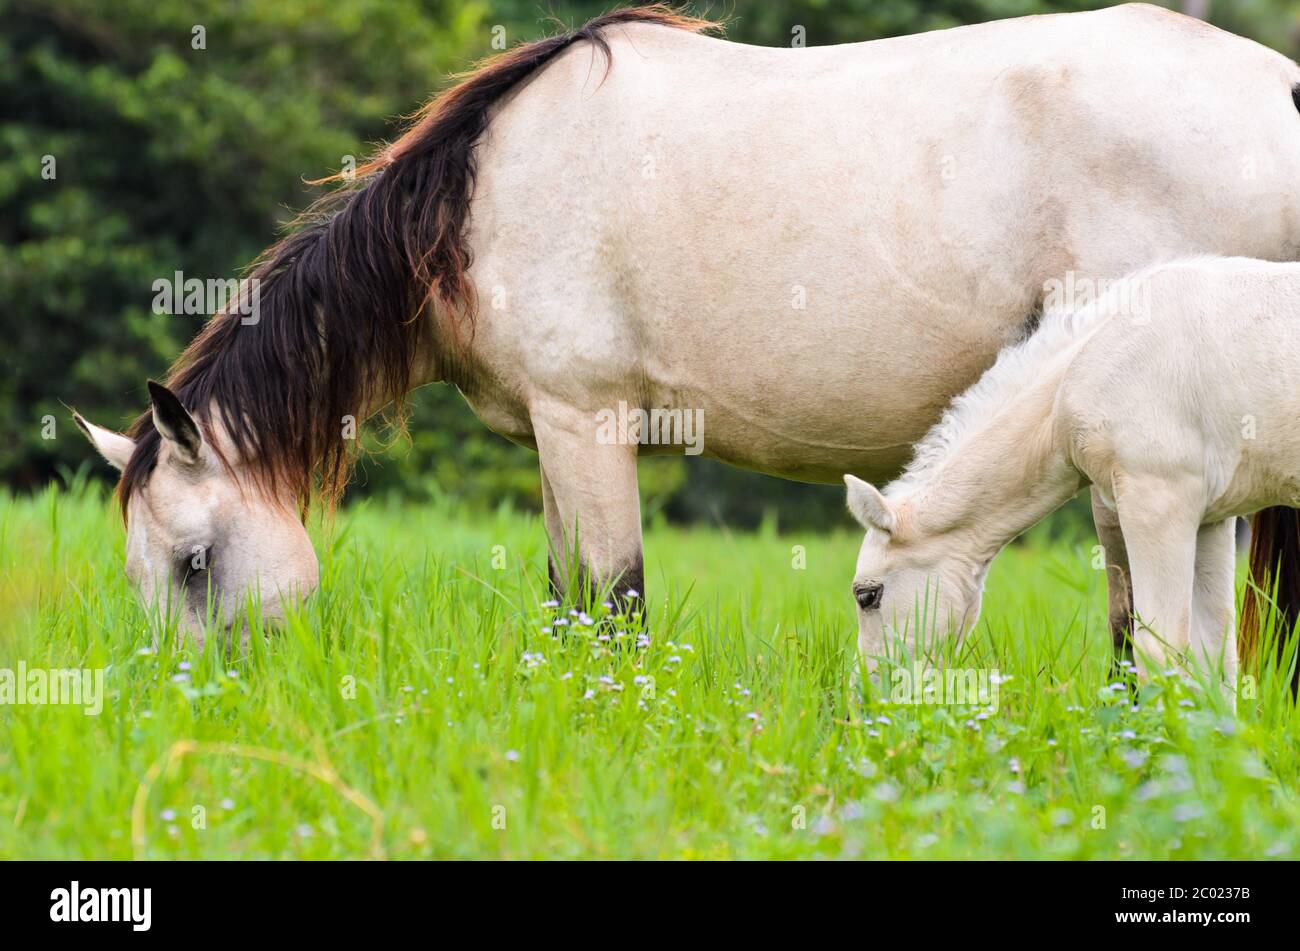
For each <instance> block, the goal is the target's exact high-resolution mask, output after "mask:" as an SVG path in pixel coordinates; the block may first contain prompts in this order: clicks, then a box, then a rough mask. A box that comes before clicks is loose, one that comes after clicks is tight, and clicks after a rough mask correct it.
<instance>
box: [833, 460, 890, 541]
mask: <svg viewBox="0 0 1300 951" xmlns="http://www.w3.org/2000/svg"><path fill="white" fill-rule="evenodd" d="M844 485H845V486H846V487H847V488H848V490H849V496H848V501H849V511H850V512H852V513H853V517H854V518H856V519H857V520H858V524H859V525H861V526H862V527H863V528H876V529H879V530H880V531H882V532H893V531H894V529H895V527H897V525H898V519H897V517H896V516H895V515H894V510H893V508H892V507H891V506H890V504H889V500H888V499H887V498H885V497H884V496H883V495H881V494H880V491H879V490H878V489H877V488H876V487H875V486H874V485H872V484H871V483H870V482H863V481H862V480H861V479H859V478H858V477H857V476H851V475H849V474H848V473H847V472H846V473H845V474H844Z"/></svg>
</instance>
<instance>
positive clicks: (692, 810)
mask: <svg viewBox="0 0 1300 951" xmlns="http://www.w3.org/2000/svg"><path fill="white" fill-rule="evenodd" d="M315 535H316V539H317V549H318V551H319V552H320V553H321V558H322V580H323V585H322V591H321V592H320V593H319V594H318V595H317V596H316V597H315V598H314V599H313V600H312V602H311V603H310V605H309V607H308V608H307V609H305V610H304V611H303V612H302V613H301V614H300V615H298V616H295V617H292V618H291V619H290V621H289V623H288V624H287V626H286V629H285V630H284V631H283V632H281V633H278V634H276V635H274V636H272V637H270V638H262V637H260V636H259V637H254V638H253V641H252V645H251V651H250V653H249V654H248V655H246V656H243V657H240V658H237V659H235V660H233V661H228V660H226V659H223V658H222V657H221V656H220V654H219V653H218V651H217V650H216V648H215V645H213V646H212V647H210V648H209V649H208V650H207V651H205V652H204V653H202V654H201V655H198V656H195V655H194V654H193V652H191V651H187V650H185V649H181V648H178V647H176V646H175V645H174V644H173V643H170V642H169V641H164V643H162V644H161V645H160V651H159V652H157V653H141V649H142V648H147V647H149V645H150V644H151V641H152V636H153V635H152V633H151V630H150V627H149V621H148V618H147V616H146V614H145V612H144V611H143V610H142V609H141V608H140V607H139V606H137V604H136V603H135V601H134V600H133V597H132V594H131V592H130V590H129V588H128V586H127V583H126V581H125V579H124V577H123V574H122V567H121V566H122V543H123V534H122V529H121V525H120V522H119V520H118V518H117V514H116V512H115V511H114V510H113V507H112V506H111V505H110V504H109V503H108V502H107V501H106V500H105V499H104V498H103V497H102V496H101V495H99V494H98V493H96V492H95V491H93V490H91V491H85V490H80V491H76V492H73V493H61V492H56V491H53V490H51V491H47V492H46V493H44V494H42V495H40V496H39V497H36V498H34V499H28V498H23V499H14V498H11V497H7V496H0V667H9V668H15V667H16V666H17V664H18V662H19V661H23V662H25V663H26V664H27V665H28V666H29V667H33V666H45V667H92V668H94V667H106V668H107V674H106V691H107V695H108V696H107V700H106V702H105V706H104V710H103V712H102V713H101V714H100V715H98V716H86V715H84V714H83V712H82V711H81V710H80V709H79V708H76V707H68V706H50V705H46V706H38V705H27V706H17V705H8V706H3V707H0V856H3V857H15V856H20V857H49V858H65V857H94V858H129V857H131V856H133V855H139V856H144V857H149V858H172V857H176V858H181V857H184V858H199V857H203V858H225V857H244V858H248V857H257V858H261V857H277V858H279V857H302V858H336V857H366V856H370V855H382V856H385V857H388V858H415V857H528V858H548V857H576V856H593V857H596V856H598V857H654V856H661V857H678V858H688V857H707V858H715V857H716V858H722V857H773V858H796V857H862V858H868V857H890V858H944V857H1012V858H1040V857H1047V858H1128V857H1135V858H1208V857H1295V856H1297V855H1298V854H1300V805H1298V803H1297V798H1296V794H1295V787H1296V783H1297V778H1298V774H1300V742H1297V740H1298V739H1300V722H1298V720H1297V716H1296V714H1295V713H1294V712H1293V709H1292V707H1291V705H1290V703H1289V702H1288V700H1287V699H1286V695H1285V693H1284V691H1283V690H1282V688H1281V686H1280V685H1279V684H1277V683H1276V682H1275V680H1273V679H1270V680H1268V681H1266V682H1265V683H1262V684H1260V685H1258V686H1257V688H1256V689H1255V690H1254V691H1253V693H1254V694H1255V696H1254V697H1253V698H1247V699H1243V700H1242V701H1241V703H1240V706H1239V710H1238V712H1237V714H1236V716H1232V715H1230V714H1229V713H1228V712H1227V711H1226V710H1225V709H1224V708H1223V707H1222V705H1221V703H1219V702H1218V700H1217V698H1209V699H1207V698H1204V697H1201V698H1197V697H1194V696H1193V695H1191V694H1189V693H1187V692H1186V691H1185V690H1184V689H1183V688H1181V687H1179V686H1178V685H1175V684H1170V685H1166V686H1163V687H1161V686H1158V685H1157V686H1153V687H1150V688H1147V689H1146V690H1145V691H1144V692H1143V695H1142V698H1141V702H1140V704H1139V705H1138V709H1136V710H1133V709H1131V701H1130V700H1129V698H1128V696H1127V694H1126V693H1123V692H1117V691H1114V690H1111V689H1109V687H1108V670H1109V646H1108V636H1107V634H1106V632H1105V610H1104V578H1103V575H1102V573H1101V572H1100V571H1096V570H1094V569H1093V568H1092V567H1091V561H1092V554H1091V551H1090V545H1091V542H1088V543H1087V544H1079V545H1076V546H1069V545H1064V544H1061V543H1049V542H1047V541H1046V540H1044V537H1043V536H1037V537H1034V538H1031V539H1030V540H1029V541H1028V542H1027V543H1025V544H1022V545H1019V546H1016V547H1015V548H1013V549H1010V550H1008V551H1007V552H1006V553H1004V554H1003V556H1002V557H1000V558H999V559H998V561H997V563H996V564H995V566H994V568H993V571H992V574H991V577H990V580H989V587H988V592H987V597H986V600H985V614H984V618H983V620H982V621H981V624H980V628H979V630H978V632H977V633H976V635H975V636H974V637H973V638H971V639H970V641H969V643H968V645H967V648H966V652H965V655H964V657H963V660H962V663H963V664H965V665H967V666H972V667H981V668H994V667H996V668H998V670H999V671H1000V673H1001V675H1002V676H1003V677H1009V678H1010V679H1009V680H1008V681H1006V682H1005V683H1003V684H1001V686H1000V690H999V696H998V705H997V710H996V712H992V713H989V712H987V711H986V713H985V715H984V716H983V717H982V718H981V716H980V709H979V708H977V707H956V706H948V705H920V706H898V705H890V704H887V703H883V702H881V701H879V700H869V701H866V702H863V701H862V700H861V698H858V697H856V696H855V695H854V693H853V691H852V689H851V687H850V681H851V673H852V667H853V664H852V651H853V643H854V637H855V627H854V623H855V622H854V616H853V602H852V598H851V596H850V593H849V582H850V580H851V575H852V570H853V562H854V555H855V552H856V548H857V542H858V538H857V536H856V534H854V533H850V532H849V531H847V530H846V531H845V532H844V533H843V534H838V535H833V536H816V535H809V536H807V537H800V536H778V535H776V534H775V533H773V532H770V531H769V532H760V533H758V534H730V533H726V532H723V531H719V530H701V529H693V530H681V529H677V528H671V527H662V526H652V527H650V528H649V529H648V530H647V533H646V542H647V566H648V567H647V572H646V573H647V579H648V585H649V586H650V595H651V604H650V612H649V615H650V616H649V622H648V625H647V629H646V631H645V633H646V634H647V635H648V640H649V645H648V646H646V647H642V648H637V647H635V646H634V642H635V641H636V640H637V637H638V634H639V633H640V632H639V631H638V629H637V625H636V622H635V621H632V622H630V625H604V626H598V627H595V628H591V629H585V628H584V629H582V631H583V633H578V634H569V635H566V636H564V637H559V638H557V637H553V636H551V635H548V634H546V633H543V631H542V628H543V625H544V622H545V621H546V619H547V618H549V617H550V616H551V614H552V612H550V611H547V610H546V609H544V608H543V607H541V602H542V601H544V600H545V599H546V597H547V594H546V589H545V585H544V578H545V550H546V549H545V540H544V535H543V532H542V530H541V527H540V524H539V522H538V520H537V519H535V518H531V517H526V516H521V515H518V514H512V513H510V512H500V513H497V514H495V515H486V516H469V515H463V514H460V513H458V512H457V511H456V510H454V509H453V508H451V507H437V506H435V507H427V508H418V509H401V508H391V509H389V508H384V507H382V506H374V505H372V506H366V507H362V508H355V509H349V510H346V511H344V512H342V513H340V514H339V515H338V516H337V517H336V519H335V520H334V522H333V523H332V524H330V525H326V526H317V529H316V532H315ZM796 545H800V546H804V551H803V557H804V558H805V559H806V562H805V564H806V567H804V568H802V569H799V568H796V567H793V565H794V564H795V563H796V562H797V561H798V557H799V552H798V551H797V550H795V549H793V546H796ZM494 546H503V548H502V549H495V548H494ZM502 555H504V559H505V563H506V567H505V568H504V569H498V568H495V567H494V566H493V559H494V556H496V557H497V560H498V564H499V563H500V559H501V556H502ZM575 626H576V627H580V625H570V627H571V628H573V627H575ZM619 630H629V631H630V633H628V634H626V636H625V637H623V638H622V643H621V644H614V643H613V642H611V643H610V644H609V645H607V644H605V643H602V642H600V641H599V640H597V638H598V637H599V636H600V635H601V634H602V633H605V634H610V633H612V632H615V631H619ZM184 663H188V664H189V665H190V667H189V669H184V668H183V667H182V664H184ZM638 677H642V678H652V679H653V687H652V688H651V687H650V683H649V682H648V681H637V680H636V678H638ZM187 743H189V744H192V745H186V744H187ZM133 810H134V819H133ZM199 810H201V811H199ZM200 819H201V820H202V821H199V820H200ZM133 821H134V832H133ZM196 826H198V827H196ZM137 834H138V835H139V838H138V839H137V838H136V835H137Z"/></svg>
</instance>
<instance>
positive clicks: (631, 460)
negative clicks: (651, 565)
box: [533, 409, 645, 601]
mask: <svg viewBox="0 0 1300 951" xmlns="http://www.w3.org/2000/svg"><path fill="white" fill-rule="evenodd" d="M533 432H534V435H535V437H536V439H537V451H538V453H539V454H540V456H541V465H542V506H543V510H544V514H545V519H546V532H547V536H548V537H549V540H550V548H551V556H550V577H551V587H552V590H553V591H555V592H556V593H557V594H562V593H565V592H566V590H567V588H568V586H569V584H570V583H571V582H574V581H576V582H577V583H579V584H582V583H584V582H588V581H589V582H590V583H591V587H592V589H593V590H600V589H601V588H603V587H604V586H605V585H607V584H610V585H612V588H613V594H614V597H615V598H617V599H619V600H620V601H626V600H628V599H629V598H630V597H632V596H631V595H630V592H632V591H635V592H637V595H636V597H638V598H639V597H642V596H644V594H645V582H644V579H643V570H644V569H643V568H642V558H641V501H640V497H639V495H638V492H637V477H636V457H637V447H636V446H635V445H622V444H608V443H602V442H600V441H599V440H598V439H597V422H596V413H595V411H594V410H593V411H591V412H579V411H570V410H567V409H564V410H550V411H548V412H547V413H546V414H545V415H541V414H538V413H536V412H535V413H534V415H533ZM575 555H576V557H577V563H576V564H575V563H574V561H573V559H574V557H575Z"/></svg>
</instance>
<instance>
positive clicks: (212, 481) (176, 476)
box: [76, 381, 318, 645]
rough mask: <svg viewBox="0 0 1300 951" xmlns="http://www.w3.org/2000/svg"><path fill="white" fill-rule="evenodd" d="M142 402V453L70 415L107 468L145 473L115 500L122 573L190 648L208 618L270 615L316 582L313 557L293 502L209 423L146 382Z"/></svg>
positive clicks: (133, 442)
mask: <svg viewBox="0 0 1300 951" xmlns="http://www.w3.org/2000/svg"><path fill="white" fill-rule="evenodd" d="M149 396H150V399H151V402H152V409H151V414H150V415H151V419H152V423H153V426H152V430H151V431H150V433H149V435H148V437H147V438H148V441H149V443H150V445H149V446H148V447H147V448H146V449H144V450H143V451H141V447H139V446H137V441H136V440H135V439H132V438H131V437H130V436H127V435H123V434H122V433H116V432H113V431H111V430H108V429H103V428H101V427H99V426H96V425H94V424H93V423H90V422H87V421H86V420H85V419H83V418H82V417H81V416H77V417H76V421H77V425H78V426H80V427H81V430H82V432H84V433H85V434H86V436H87V438H89V439H90V441H91V442H92V443H93V444H94V446H95V448H96V449H98V450H99V452H100V454H101V455H103V457H104V458H105V459H107V460H108V462H109V463H110V464H112V465H113V466H114V467H115V468H117V469H119V470H127V469H128V467H130V466H133V465H134V466H136V467H140V468H143V467H146V466H147V467H148V471H147V472H145V471H141V472H138V473H136V474H135V475H134V478H133V482H134V485H133V486H132V489H131V491H130V493H129V495H127V496H125V498H124V504H125V510H124V514H125V517H126V572H127V576H128V577H129V578H130V579H131V581H132V583H133V584H134V585H135V586H136V588H137V590H138V592H139V594H140V596H141V598H142V600H143V601H144V603H145V604H146V606H153V605H158V606H159V607H161V608H162V609H163V610H164V611H175V612H176V613H177V621H178V625H179V626H180V628H181V629H182V630H183V631H185V632H186V633H189V634H191V635H193V636H194V638H195V640H196V642H197V643H198V644H199V645H202V643H203V635H204V632H205V630H206V629H207V627H208V622H209V621H211V620H216V619H220V620H222V621H223V622H224V624H226V625H229V624H230V623H231V622H232V621H233V620H234V618H235V617H236V616H237V614H238V612H239V611H240V610H241V609H242V608H244V607H245V606H246V605H249V604H256V605H260V609H261V612H262V615H263V616H264V617H268V618H276V617H279V616H280V615H281V614H282V611H283V608H284V606H285V605H286V604H287V603H288V602H289V601H291V600H293V599H295V598H300V597H304V596H306V595H308V594H310V593H311V592H312V591H313V590H315V588H316V585H317V578H318V575H317V563H316V553H315V552H314V551H313V549H312V546H311V542H310V540H309V539H308V538H307V532H306V530H305V529H304V528H303V525H302V522H301V520H300V518H299V513H298V507H297V504H296V503H297V500H296V499H295V498H293V497H292V495H291V494H285V495H281V496H278V497H277V496H276V495H275V494H274V493H272V492H268V491H267V489H266V488H265V486H264V485H262V484H260V483H259V482H258V480H257V479H256V478H254V477H253V473H251V472H250V471H249V470H248V467H247V466H246V465H244V464H243V463H242V462H241V460H240V457H239V455H238V453H237V451H235V450H234V449H233V447H231V446H230V445H229V444H228V443H227V444H225V445H223V443H226V440H225V437H224V434H223V430H222V427H221V426H220V423H219V421H218V420H216V419H213V420H212V422H211V423H210V425H208V426H206V427H203V428H201V427H200V426H199V424H198V423H197V422H196V420H195V419H194V418H193V417H192V416H191V415H190V413H189V412H187V411H186V409H185V408H184V407H183V406H182V405H181V402H180V400H178V399H177V398H176V396H175V395H174V394H173V393H172V392H171V391H170V390H168V389H167V388H166V387H164V386H162V385H160V384H158V383H154V382H153V381H150V382H149ZM204 429H206V430H207V432H206V433H205V432H204ZM155 434H156V435H155ZM145 453H148V454H150V455H151V456H152V459H151V465H150V460H145V459H143V458H141V456H142V455H143V454H145ZM133 457H134V462H133Z"/></svg>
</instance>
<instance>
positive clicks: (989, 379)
mask: <svg viewBox="0 0 1300 951" xmlns="http://www.w3.org/2000/svg"><path fill="white" fill-rule="evenodd" d="M1198 260H1201V259H1199V258H1188V259H1183V260H1177V261H1167V262H1162V263H1158V264H1153V265H1150V266H1148V267H1144V268H1142V269H1140V270H1138V271H1135V272H1133V273H1131V274H1128V275H1125V276H1124V277H1121V278H1119V279H1116V280H1114V281H1112V282H1109V285H1108V287H1107V288H1106V290H1105V291H1104V292H1103V293H1101V294H1099V295H1096V296H1094V297H1093V298H1092V299H1091V300H1090V301H1089V302H1088V303H1087V304H1085V305H1083V306H1081V307H1077V308H1071V307H1055V306H1053V307H1048V308H1046V309H1044V311H1043V314H1042V317H1041V319H1040V320H1039V321H1038V325H1037V327H1036V328H1035V329H1034V330H1033V331H1032V332H1031V333H1030V334H1029V335H1028V336H1025V337H1022V338H1021V339H1019V340H1017V341H1015V342H1014V343H1011V344H1009V345H1007V346H1006V347H1003V348H1002V350H1001V351H999V352H998V356H997V360H995V361H994V363H993V366H991V367H989V368H988V369H987V370H986V371H984V375H983V376H981V377H980V378H979V380H978V381H977V382H976V383H975V384H974V385H972V386H971V387H970V388H969V389H967V390H966V391H965V392H963V393H961V394H959V395H958V396H956V397H954V398H953V400H952V402H951V403H949V404H948V407H947V409H945V410H944V412H943V416H942V417H940V419H939V422H937V423H935V424H934V426H932V427H931V428H930V431H929V432H927V433H926V434H925V436H923V437H922V438H921V441H920V442H918V443H917V444H916V446H915V447H914V449H913V451H912V460H911V461H910V462H909V463H908V464H907V468H906V469H904V470H903V474H902V475H900V476H899V477H898V478H897V479H896V480H894V481H893V482H892V483H890V485H889V486H888V489H889V495H891V496H901V495H907V494H909V493H910V492H913V491H915V490H917V489H919V488H920V487H921V486H923V485H924V484H926V483H927V482H929V481H930V479H931V478H933V477H934V475H935V474H936V473H937V472H938V470H939V469H941V468H942V467H943V465H944V464H945V463H946V462H947V461H948V460H949V459H952V458H953V457H955V456H956V454H957V453H958V452H960V451H961V449H962V447H963V446H964V445H965V443H966V442H967V441H968V440H969V439H970V438H971V437H972V436H973V435H975V434H976V433H977V432H978V431H979V430H980V429H981V428H982V427H983V425H984V424H985V423H986V422H987V421H988V420H989V419H991V418H992V417H994V416H996V415H997V414H998V413H999V411H1000V410H1002V409H1003V408H1004V407H1006V406H1007V405H1008V404H1010V403H1011V402H1012V401H1014V400H1015V399H1016V397H1017V396H1018V395H1019V394H1020V393H1022V392H1023V391H1024V389H1025V387H1026V386H1027V385H1028V384H1029V383H1030V382H1031V381H1032V380H1033V379H1035V378H1036V377H1037V376H1038V375H1039V374H1041V373H1042V371H1043V368H1044V366H1045V365H1046V364H1047V363H1048V362H1049V361H1051V360H1052V359H1053V357H1055V356H1057V355H1059V354H1062V353H1064V352H1066V351H1072V350H1073V349H1074V347H1075V346H1076V345H1079V344H1082V343H1083V341H1084V340H1085V339H1086V338H1087V337H1088V335H1089V334H1090V333H1091V332H1092V331H1094V330H1096V329H1098V328H1099V327H1100V326H1101V325H1102V324H1103V323H1104V322H1105V320H1106V319H1107V318H1109V317H1110V316H1112V315H1114V314H1116V313H1117V312H1119V310H1120V308H1121V306H1123V301H1122V299H1121V297H1120V295H1122V294H1125V293H1127V292H1128V291H1129V290H1130V289H1132V288H1134V287H1140V286H1141V285H1142V282H1144V281H1146V280H1147V279H1148V278H1150V277H1151V275H1152V274H1154V273H1155V272H1156V271H1161V270H1165V269H1167V268H1170V267H1177V266H1179V265H1180V264H1187V263H1194V262H1196V261H1198Z"/></svg>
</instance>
